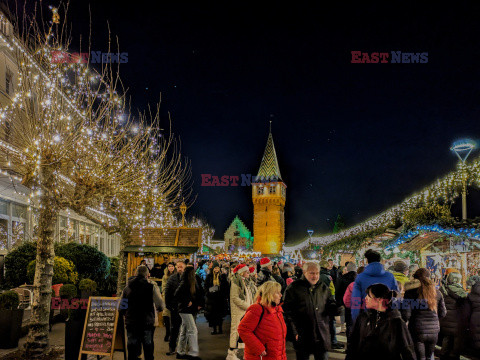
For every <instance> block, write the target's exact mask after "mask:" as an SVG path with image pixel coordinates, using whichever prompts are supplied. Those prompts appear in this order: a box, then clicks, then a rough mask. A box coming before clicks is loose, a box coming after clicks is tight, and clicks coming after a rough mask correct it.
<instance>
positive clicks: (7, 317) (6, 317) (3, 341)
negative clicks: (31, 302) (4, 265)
mask: <svg viewBox="0 0 480 360" xmlns="http://www.w3.org/2000/svg"><path fill="white" fill-rule="evenodd" d="M19 304H20V299H19V297H18V294H17V293H16V292H15V291H5V292H4V293H3V294H0V349H12V348H16V347H18V340H19V339H20V335H21V330H22V320H23V309H19V308H18V305H19Z"/></svg>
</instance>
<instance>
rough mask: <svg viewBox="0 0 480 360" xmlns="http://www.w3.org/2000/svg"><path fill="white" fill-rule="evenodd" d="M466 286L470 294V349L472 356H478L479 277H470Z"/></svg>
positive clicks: (479, 346)
mask: <svg viewBox="0 0 480 360" xmlns="http://www.w3.org/2000/svg"><path fill="white" fill-rule="evenodd" d="M467 285H468V286H471V291H470V294H468V302H469V303H470V304H469V305H470V333H469V335H470V336H469V337H470V344H471V345H470V347H471V350H472V354H480V276H478V275H473V276H470V277H469V278H468V280H467Z"/></svg>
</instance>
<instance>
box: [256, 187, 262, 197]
mask: <svg viewBox="0 0 480 360" xmlns="http://www.w3.org/2000/svg"><path fill="white" fill-rule="evenodd" d="M257 194H258V195H262V194H263V186H259V187H258V188H257Z"/></svg>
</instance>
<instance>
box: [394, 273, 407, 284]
mask: <svg viewBox="0 0 480 360" xmlns="http://www.w3.org/2000/svg"><path fill="white" fill-rule="evenodd" d="M393 276H394V277H395V280H397V281H398V282H399V283H400V284H401V285H402V287H403V286H404V285H405V283H407V282H409V281H410V278H409V277H408V276H407V275H405V274H404V273H400V272H396V271H394V272H393Z"/></svg>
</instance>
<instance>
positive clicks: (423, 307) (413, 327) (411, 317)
mask: <svg viewBox="0 0 480 360" xmlns="http://www.w3.org/2000/svg"><path fill="white" fill-rule="evenodd" d="M420 286H421V284H420V281H418V280H415V281H413V282H410V283H409V287H408V290H406V291H405V295H404V297H403V301H399V302H397V304H398V305H399V307H401V309H399V310H400V312H401V314H402V318H403V320H405V321H408V329H409V330H410V334H411V335H412V337H413V339H414V340H417V339H419V338H421V337H423V336H425V335H435V336H437V335H438V333H439V332H440V321H439V320H440V319H442V318H444V317H445V315H446V313H447V309H446V307H445V301H444V300H443V296H442V294H441V293H440V291H439V290H436V291H437V312H434V311H432V310H430V309H429V308H428V304H427V303H426V301H425V300H424V299H421V298H420V294H419V289H420ZM412 300H413V302H412ZM417 300H419V301H417Z"/></svg>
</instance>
